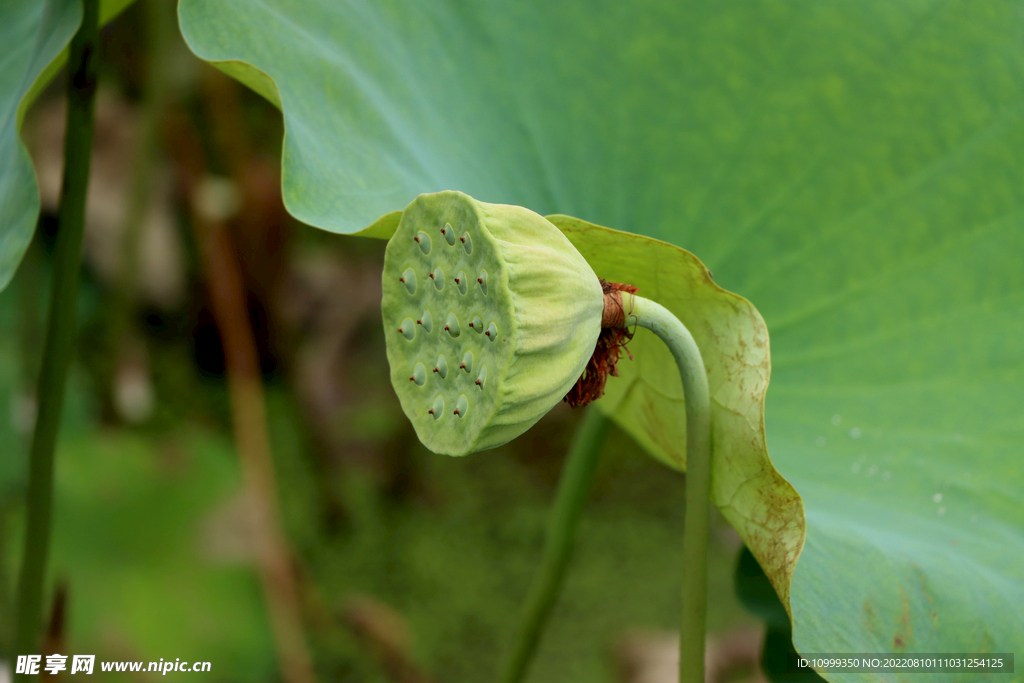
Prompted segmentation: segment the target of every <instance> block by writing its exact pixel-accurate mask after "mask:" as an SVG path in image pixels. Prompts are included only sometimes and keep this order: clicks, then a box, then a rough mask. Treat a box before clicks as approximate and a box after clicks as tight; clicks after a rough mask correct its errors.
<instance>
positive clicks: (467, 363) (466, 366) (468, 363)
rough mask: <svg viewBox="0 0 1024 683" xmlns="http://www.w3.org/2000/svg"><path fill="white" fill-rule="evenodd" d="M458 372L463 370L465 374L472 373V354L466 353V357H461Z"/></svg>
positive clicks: (470, 352)
mask: <svg viewBox="0 0 1024 683" xmlns="http://www.w3.org/2000/svg"><path fill="white" fill-rule="evenodd" d="M459 370H465V371H466V372H472V371H473V352H472V351H466V355H465V356H463V357H462V365H460V366H459Z"/></svg>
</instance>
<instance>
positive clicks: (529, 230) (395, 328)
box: [381, 192, 604, 455]
mask: <svg viewBox="0 0 1024 683" xmlns="http://www.w3.org/2000/svg"><path fill="white" fill-rule="evenodd" d="M446 273H447V274H448V275H447V277H448V278H449V280H448V282H447V284H448V286H445V284H446V283H445V274H446ZM421 283H432V284H433V286H422V285H421ZM383 292H384V296H383V301H382V304H381V311H382V313H383V316H384V332H385V337H386V339H387V353H388V362H389V363H390V364H391V383H392V385H393V386H394V388H395V392H396V393H397V394H398V398H399V400H400V401H401V404H402V409H403V410H404V411H405V414H406V415H407V416H408V417H409V419H410V420H411V421H412V423H413V426H414V427H415V428H416V434H417V435H418V436H419V438H420V441H422V442H423V444H424V445H425V446H426V447H427V448H429V449H430V450H432V451H434V452H436V453H443V454H446V455H466V454H467V453H472V452H474V451H480V450H484V449H487V448H494V447H495V446H500V445H501V444H503V443H505V442H507V441H510V440H512V439H514V438H515V437H517V436H519V435H520V434H522V433H523V432H525V431H526V430H527V429H529V428H530V427H531V426H533V424H534V423H536V422H537V420H539V419H540V418H541V417H543V416H544V414H546V413H547V412H548V411H549V410H551V408H552V407H554V406H555V404H557V403H558V402H559V401H561V400H562V398H563V397H564V396H565V395H566V393H567V392H568V391H569V389H570V388H572V386H573V384H574V383H575V382H576V380H577V379H579V377H580V375H581V374H582V373H583V369H584V368H585V367H586V364H587V361H588V360H589V359H590V356H591V354H592V353H593V352H594V345H595V344H596V343H597V338H598V335H599V334H600V331H601V314H602V312H603V310H604V294H603V292H602V290H601V284H600V282H599V280H598V279H597V275H595V274H594V271H593V270H592V269H591V268H590V266H589V265H588V264H587V262H586V260H584V258H583V257H582V256H581V255H580V253H579V252H578V251H576V249H575V248H574V247H573V246H572V244H570V242H569V240H568V239H566V238H565V236H564V235H562V233H561V232H560V231H559V230H558V228H556V227H555V226H554V225H552V224H551V223H550V222H548V221H547V220H545V219H544V218H543V217H541V216H539V215H537V214H535V213H533V212H532V211H529V210H528V209H524V208H522V207H518V206H506V205H501V204H485V203H483V202H478V201H476V200H475V199H473V198H472V197H469V196H467V195H465V194H462V193H461V192H438V193H436V194H424V195H420V196H419V197H417V198H416V199H415V200H413V202H412V203H411V204H409V206H408V207H406V209H405V211H404V212H403V213H402V218H401V221H400V222H399V225H398V230H397V231H396V232H395V234H394V236H393V237H392V238H391V241H390V242H388V247H387V251H386V253H385V257H384V274H383ZM428 320H430V321H432V324H428V323H427V322H426V321H428ZM418 321H422V322H419V324H417V322H418ZM469 330H472V331H473V332H474V333H475V334H469V333H468V332H469ZM431 370H433V372H432V371H431ZM410 380H412V381H410ZM421 380H422V381H421Z"/></svg>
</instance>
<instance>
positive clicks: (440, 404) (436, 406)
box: [427, 395, 444, 420]
mask: <svg viewBox="0 0 1024 683" xmlns="http://www.w3.org/2000/svg"><path fill="white" fill-rule="evenodd" d="M427 413H429V414H430V415H433V416H434V419H435V420H440V419H441V416H442V415H444V397H443V396H441V395H438V396H436V397H435V398H434V403H433V404H432V405H431V406H430V410H428V411H427Z"/></svg>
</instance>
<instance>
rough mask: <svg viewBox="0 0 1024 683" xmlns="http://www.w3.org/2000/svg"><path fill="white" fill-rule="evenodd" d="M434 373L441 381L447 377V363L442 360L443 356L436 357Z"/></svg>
mask: <svg viewBox="0 0 1024 683" xmlns="http://www.w3.org/2000/svg"><path fill="white" fill-rule="evenodd" d="M434 372H436V373H437V374H438V375H440V376H441V379H444V378H445V377H447V376H448V361H446V360H445V359H444V356H438V357H437V364H436V365H434Z"/></svg>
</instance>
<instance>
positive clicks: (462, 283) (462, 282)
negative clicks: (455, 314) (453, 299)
mask: <svg viewBox="0 0 1024 683" xmlns="http://www.w3.org/2000/svg"><path fill="white" fill-rule="evenodd" d="M455 284H456V285H458V286H459V294H465V293H466V292H467V291H468V289H469V283H468V282H466V274H465V273H459V276H458V277H457V278H455Z"/></svg>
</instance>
